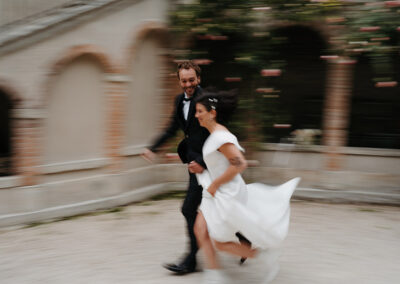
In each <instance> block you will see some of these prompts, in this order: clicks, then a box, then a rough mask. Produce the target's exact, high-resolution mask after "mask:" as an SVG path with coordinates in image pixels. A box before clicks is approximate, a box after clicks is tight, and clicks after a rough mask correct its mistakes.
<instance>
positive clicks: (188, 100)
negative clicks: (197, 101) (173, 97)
mask: <svg viewBox="0 0 400 284" xmlns="http://www.w3.org/2000/svg"><path fill="white" fill-rule="evenodd" d="M183 100H184V101H185V102H190V101H191V100H193V98H192V97H190V98H183Z"/></svg>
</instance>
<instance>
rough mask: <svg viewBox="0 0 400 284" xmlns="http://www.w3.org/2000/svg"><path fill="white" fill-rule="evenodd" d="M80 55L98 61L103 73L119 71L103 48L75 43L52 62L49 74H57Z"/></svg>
mask: <svg viewBox="0 0 400 284" xmlns="http://www.w3.org/2000/svg"><path fill="white" fill-rule="evenodd" d="M82 56H90V57H92V58H94V59H95V60H96V61H97V62H98V63H100V66H101V68H102V69H103V70H104V72H105V73H119V69H120V68H118V66H116V65H115V64H114V63H113V61H112V60H111V58H110V56H108V55H107V54H106V53H105V52H104V51H103V50H101V49H100V48H99V47H97V46H95V45H89V44H88V45H76V46H72V47H70V48H69V49H68V50H66V51H65V52H64V55H63V56H62V57H61V58H60V59H58V60H57V61H56V62H54V63H53V64H52V66H51V67H50V74H52V75H55V74H59V73H60V72H61V70H63V69H64V68H65V67H66V66H67V65H69V64H70V63H72V62H73V61H75V60H76V59H77V58H79V57H82Z"/></svg>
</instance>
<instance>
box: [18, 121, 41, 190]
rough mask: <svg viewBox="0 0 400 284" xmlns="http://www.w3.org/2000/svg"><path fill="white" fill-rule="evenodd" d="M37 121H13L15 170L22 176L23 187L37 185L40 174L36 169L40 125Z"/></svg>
mask: <svg viewBox="0 0 400 284" xmlns="http://www.w3.org/2000/svg"><path fill="white" fill-rule="evenodd" d="M39 123H40V122H39V120H37V119H17V120H13V121H12V127H13V130H14V135H13V138H12V144H13V151H14V153H13V168H14V172H15V173H16V174H17V175H21V176H22V179H23V185H25V186H28V185H34V184H36V183H37V176H38V172H37V170H36V167H37V165H38V160H39V156H40V155H39V143H40V141H39V139H40V138H39V137H40V125H39Z"/></svg>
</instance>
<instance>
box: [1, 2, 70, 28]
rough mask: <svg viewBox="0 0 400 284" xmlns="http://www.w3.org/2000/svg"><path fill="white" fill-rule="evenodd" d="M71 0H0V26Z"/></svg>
mask: <svg viewBox="0 0 400 284" xmlns="http://www.w3.org/2000/svg"><path fill="white" fill-rule="evenodd" d="M68 2H74V1H72V0H0V26H2V25H5V24H9V23H11V22H14V21H18V20H21V19H23V18H25V17H29V16H31V15H34V14H37V13H40V12H43V11H46V10H48V9H52V8H54V7H57V6H59V5H62V4H65V3H68Z"/></svg>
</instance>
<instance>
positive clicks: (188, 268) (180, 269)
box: [163, 263, 196, 275]
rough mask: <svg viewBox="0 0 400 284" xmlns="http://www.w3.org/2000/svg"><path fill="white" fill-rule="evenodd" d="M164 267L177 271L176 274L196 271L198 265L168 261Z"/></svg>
mask: <svg viewBox="0 0 400 284" xmlns="http://www.w3.org/2000/svg"><path fill="white" fill-rule="evenodd" d="M163 266H164V268H166V269H168V270H169V271H172V272H175V273H176V274H180V275H183V274H188V273H192V272H195V271H196V265H187V264H186V263H181V264H174V263H166V264H163Z"/></svg>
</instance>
